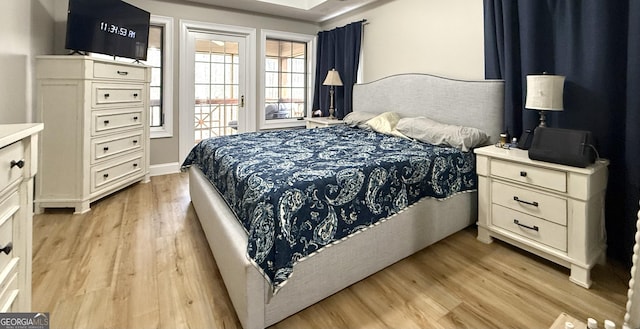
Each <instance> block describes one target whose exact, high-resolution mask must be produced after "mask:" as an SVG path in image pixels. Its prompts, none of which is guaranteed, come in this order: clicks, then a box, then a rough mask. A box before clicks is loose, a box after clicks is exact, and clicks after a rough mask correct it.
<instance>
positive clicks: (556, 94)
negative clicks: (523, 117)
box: [524, 73, 564, 127]
mask: <svg viewBox="0 0 640 329" xmlns="http://www.w3.org/2000/svg"><path fill="white" fill-rule="evenodd" d="M563 89H564V76H561V75H550V74H544V73H543V74H541V75H527V99H526V102H525V105H524V107H525V108H527V109H532V110H540V124H539V125H538V126H539V127H546V126H547V122H546V121H545V117H544V115H545V114H544V112H545V111H562V110H563V100H562V93H563Z"/></svg>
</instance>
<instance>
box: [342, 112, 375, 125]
mask: <svg viewBox="0 0 640 329" xmlns="http://www.w3.org/2000/svg"><path fill="white" fill-rule="evenodd" d="M378 114H379V113H373V112H364V111H359V112H351V113H348V114H347V115H345V116H344V118H343V119H342V121H344V123H345V124H346V125H348V126H349V127H358V128H360V129H369V126H368V125H367V121H369V120H371V119H372V118H374V117H375V116H377V115H378Z"/></svg>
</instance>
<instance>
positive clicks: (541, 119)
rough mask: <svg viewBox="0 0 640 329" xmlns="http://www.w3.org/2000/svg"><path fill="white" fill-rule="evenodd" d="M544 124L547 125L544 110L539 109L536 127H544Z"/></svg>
mask: <svg viewBox="0 0 640 329" xmlns="http://www.w3.org/2000/svg"><path fill="white" fill-rule="evenodd" d="M546 126H547V121H546V119H545V116H544V111H540V124H538V127H546Z"/></svg>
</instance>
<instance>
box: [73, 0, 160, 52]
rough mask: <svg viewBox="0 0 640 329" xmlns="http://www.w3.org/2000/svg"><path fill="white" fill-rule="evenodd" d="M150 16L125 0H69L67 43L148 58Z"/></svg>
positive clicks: (87, 49)
mask: <svg viewBox="0 0 640 329" xmlns="http://www.w3.org/2000/svg"><path fill="white" fill-rule="evenodd" d="M149 17H150V14H149V12H148V11H145V10H142V9H140V8H138V7H135V6H133V5H130V4H128V3H126V2H124V1H121V0H69V12H68V15H67V40H66V45H65V47H66V48H67V49H70V50H75V51H88V52H93V53H100V54H107V55H112V56H119V57H127V58H132V59H138V60H146V59H147V44H148V41H149Z"/></svg>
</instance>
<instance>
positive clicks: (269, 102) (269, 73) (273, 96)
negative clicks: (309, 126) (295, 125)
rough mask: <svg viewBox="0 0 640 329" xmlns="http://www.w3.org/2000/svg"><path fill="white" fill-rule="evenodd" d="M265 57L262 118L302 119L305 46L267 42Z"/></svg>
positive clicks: (303, 108) (304, 83)
mask: <svg viewBox="0 0 640 329" xmlns="http://www.w3.org/2000/svg"><path fill="white" fill-rule="evenodd" d="M265 57H266V58H265V83H264V84H265V106H266V107H265V119H266V120H278V119H289V118H301V117H304V116H305V109H306V108H307V97H306V93H305V91H306V90H307V65H306V64H307V44H306V43H304V42H295V41H286V40H277V39H267V42H266V56H265Z"/></svg>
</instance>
